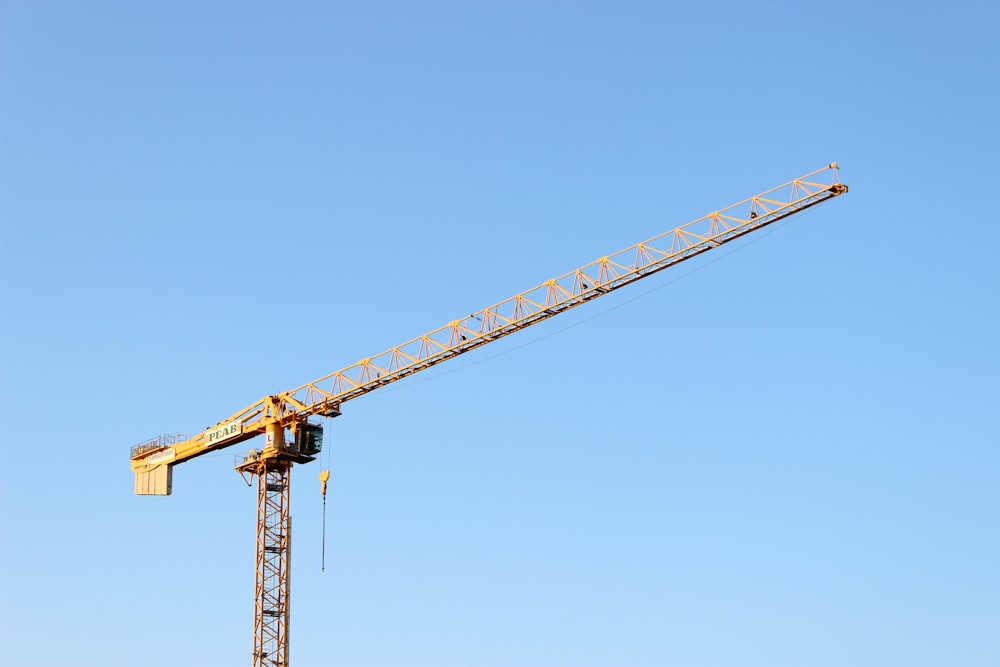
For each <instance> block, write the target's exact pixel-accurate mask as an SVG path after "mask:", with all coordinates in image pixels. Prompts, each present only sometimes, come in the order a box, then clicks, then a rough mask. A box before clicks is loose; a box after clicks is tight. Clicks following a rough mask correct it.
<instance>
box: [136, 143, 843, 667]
mask: <svg viewBox="0 0 1000 667" xmlns="http://www.w3.org/2000/svg"><path fill="white" fill-rule="evenodd" d="M845 192H847V186H846V185H844V184H842V183H841V182H840V173H839V170H838V168H837V163H836V162H834V163H831V164H830V165H828V166H826V167H823V168H822V169H817V170H816V171H813V172H811V173H809V174H806V175H805V176H802V177H800V178H797V179H795V180H793V181H790V182H788V183H785V184H783V185H779V186H777V187H775V188H771V189H770V190H767V191H766V192H763V193H761V194H759V195H756V196H754V197H751V198H749V199H745V200H743V201H741V202H739V203H737V204H733V205H732V206H729V207H727V208H724V209H721V210H719V211H716V212H714V213H710V214H709V215H706V216H704V217H702V218H698V219H697V220H694V221H692V222H689V223H687V224H685V225H682V226H680V227H677V228H676V229H673V230H671V231H668V232H665V233H662V234H659V235H658V236H654V237H653V238H651V239H649V240H648V241H643V242H641V243H637V244H635V245H633V246H630V247H628V248H625V249H624V250H621V251H619V252H617V253H614V254H613V255H606V256H604V257H601V258H600V259H597V260H595V261H593V262H591V263H590V264H587V265H586V266H582V267H580V268H578V269H575V270H573V271H570V272H569V273H566V274H563V275H561V276H559V277H558V278H552V279H551V280H547V281H545V282H544V283H542V284H541V285H538V286H537V287H533V288H532V289H530V290H527V291H525V292H521V293H520V294H518V295H516V296H513V297H511V298H509V299H507V300H506V301H502V302H500V303H498V304H496V305H494V306H490V307H489V308H484V309H482V310H480V311H478V312H475V313H473V314H471V315H469V316H468V317H465V318H462V319H460V320H455V321H453V322H450V323H448V324H447V325H445V326H443V327H441V328H439V329H435V330H434V331H431V332H430V333H427V334H424V335H423V336H420V337H419V338H414V339H413V340H410V341H408V342H406V343H403V344H402V345H397V346H396V347H393V348H392V349H389V350H386V351H385V352H382V353H380V354H377V355H375V356H372V357H366V358H364V359H362V360H361V361H358V362H357V363H355V364H354V365H352V366H348V367H347V368H344V369H341V370H339V371H336V372H334V373H331V374H329V375H325V376H323V377H321V378H319V379H318V380H314V381H313V382H310V383H308V384H304V385H302V386H301V387H298V388H296V389H292V390H291V391H286V392H282V393H279V394H273V395H270V396H265V397H264V398H262V399H260V400H259V401H257V402H256V403H254V404H252V405H249V406H247V407H245V408H243V409H242V410H239V411H237V412H235V413H233V414H231V415H230V416H228V417H226V418H225V419H223V420H221V421H219V422H218V423H217V424H216V425H215V426H212V427H211V428H208V429H206V430H204V431H202V432H201V433H198V434H197V435H195V436H193V437H187V436H181V435H161V436H157V437H155V438H152V439H150V440H147V441H145V442H143V443H140V444H139V445H137V446H135V447H133V448H132V451H131V460H132V470H133V471H134V472H135V492H136V493H137V494H140V495H170V492H171V487H172V480H173V469H174V466H176V465H177V464H179V463H183V462H185V461H189V460H191V459H193V458H195V457H197V456H201V455H203V454H208V453H210V452H214V451H217V450H219V449H222V448H225V447H231V446H233V445H235V444H237V443H240V442H245V441H247V440H250V439H252V438H256V437H257V436H260V435H263V436H264V442H263V447H261V448H259V449H251V450H250V451H249V452H247V453H246V454H241V455H238V456H237V457H236V470H237V471H238V472H239V473H240V474H241V475H242V476H243V477H244V479H246V480H247V483H248V484H252V482H253V480H254V479H256V482H257V559H256V563H257V565H256V568H257V575H256V585H255V593H254V650H253V665H254V667H265V666H271V667H288V620H289V605H288V599H289V565H290V563H291V517H290V514H289V473H290V471H291V468H292V466H293V465H295V464H296V463H308V462H310V461H313V460H315V459H316V456H317V455H318V454H319V452H320V449H321V447H322V442H323V429H322V426H321V425H318V424H314V423H311V422H310V421H309V418H310V417H337V416H339V415H340V407H341V405H342V404H343V403H344V402H346V401H349V400H351V399H352V398H357V397H358V396H361V395H363V394H367V393H368V392H370V391H374V390H375V389H378V388H379V387H384V386H385V385H387V384H390V383H392V382H395V381H397V380H401V379H403V378H405V377H407V376H409V375H413V374H414V373H417V372H420V371H422V370H425V369H427V368H430V367H431V366H435V365H437V364H440V363H441V362H443V361H447V360H448V359H451V358H452V357H456V356H458V355H460V354H462V353H464V352H468V351H469V350H474V349H475V348H477V347H480V346H482V345H486V344H487V343H491V342H493V341H495V340H497V339H499V338H503V337H504V336H507V335H509V334H512V333H514V332H515V331H520V330H521V329H524V328H527V327H529V326H531V325H532V324H536V323H538V322H541V321H542V320H546V319H548V318H550V317H553V316H555V315H558V314H559V313H562V312H565V311H567V310H569V309H570V308H573V307H575V306H579V305H580V304H582V303H586V302H587V301H591V300H593V299H596V298H598V297H600V296H602V295H604V294H607V293H609V292H611V291H613V290H616V289H618V288H620V287H624V286H625V285H628V284H629V283H633V282H635V281H637V280H640V279H641V278H645V277H646V276H649V275H651V274H653V273H656V272H657V271H662V270H663V269H666V268H667V267H670V266H673V265H674V264H678V263H680V262H683V261H684V260H686V259H690V258H691V257H694V256H695V255H700V254H701V253H703V252H707V251H709V250H711V249H713V248H716V247H718V246H720V245H722V244H724V243H728V242H729V241H732V240H734V239H737V238H739V237H741V236H745V235H746V234H749V233H751V232H753V231H756V230H758V229H761V228H763V227H765V226H767V225H769V224H772V223H774V222H777V221H778V220H781V219H783V218H786V217H788V216H790V215H793V214H795V213H798V212H799V211H803V210H805V209H807V208H809V207H811V206H815V205H816V204H819V203H822V202H824V201H827V200H829V199H832V198H833V197H836V196H838V195H841V194H844V193H845ZM289 435H290V436H291V437H288V436H289ZM328 479H329V473H328V472H327V471H323V473H322V474H321V475H320V480H321V482H322V492H323V497H324V502H325V498H326V484H327V480H328Z"/></svg>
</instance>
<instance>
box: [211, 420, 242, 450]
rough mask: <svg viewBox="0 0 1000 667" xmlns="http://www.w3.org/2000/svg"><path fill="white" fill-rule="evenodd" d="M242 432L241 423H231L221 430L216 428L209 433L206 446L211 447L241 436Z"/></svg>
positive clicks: (224, 425)
mask: <svg viewBox="0 0 1000 667" xmlns="http://www.w3.org/2000/svg"><path fill="white" fill-rule="evenodd" d="M242 432H243V425H242V424H240V423H239V422H229V423H228V424H223V425H222V426H220V427H219V428H214V429H212V430H211V431H209V432H208V443H207V445H206V446H211V445H214V444H215V443H217V442H222V441H223V440H228V439H229V438H232V437H233V436H236V435H239V434H240V433H242Z"/></svg>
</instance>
